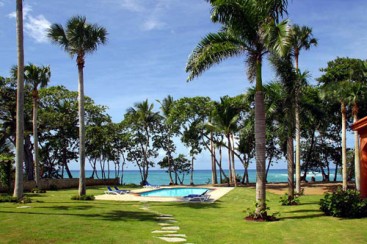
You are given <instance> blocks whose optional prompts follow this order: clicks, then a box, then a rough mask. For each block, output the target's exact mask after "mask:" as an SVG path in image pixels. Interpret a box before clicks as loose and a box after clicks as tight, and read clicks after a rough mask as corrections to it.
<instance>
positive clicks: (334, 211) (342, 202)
mask: <svg viewBox="0 0 367 244" xmlns="http://www.w3.org/2000/svg"><path fill="white" fill-rule="evenodd" d="M320 210H321V211H323V212H324V213H325V214H326V215H329V216H334V217H343V218H362V217H367V199H362V198H361V197H360V193H359V192H358V191H355V190H346V191H343V190H342V189H341V188H338V189H337V190H336V191H335V192H333V193H332V194H330V193H326V194H325V196H324V198H323V199H321V200H320Z"/></svg>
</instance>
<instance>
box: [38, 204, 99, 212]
mask: <svg viewBox="0 0 367 244" xmlns="http://www.w3.org/2000/svg"><path fill="white" fill-rule="evenodd" d="M37 208H43V209H54V210H65V211H67V210H88V209H91V208H93V206H90V205H79V206H66V205H58V206H48V207H40V206H37Z"/></svg>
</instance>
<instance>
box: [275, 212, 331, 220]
mask: <svg viewBox="0 0 367 244" xmlns="http://www.w3.org/2000/svg"><path fill="white" fill-rule="evenodd" d="M324 216H325V214H323V213H317V214H307V215H297V216H288V217H280V218H279V219H280V220H285V219H314V218H318V217H324Z"/></svg>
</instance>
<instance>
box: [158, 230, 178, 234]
mask: <svg viewBox="0 0 367 244" xmlns="http://www.w3.org/2000/svg"><path fill="white" fill-rule="evenodd" d="M152 233H153V234H174V233H177V231H175V230H153V231H152Z"/></svg>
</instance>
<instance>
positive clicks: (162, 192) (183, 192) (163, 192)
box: [140, 188, 209, 197]
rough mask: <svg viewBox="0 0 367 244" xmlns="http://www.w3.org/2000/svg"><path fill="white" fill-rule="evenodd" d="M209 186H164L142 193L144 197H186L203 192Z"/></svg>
mask: <svg viewBox="0 0 367 244" xmlns="http://www.w3.org/2000/svg"><path fill="white" fill-rule="evenodd" d="M208 190H209V189H208V188H162V189H159V190H153V191H147V192H142V193H140V196H142V197H184V196H187V195H189V194H203V193H204V192H205V191H208Z"/></svg>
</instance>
